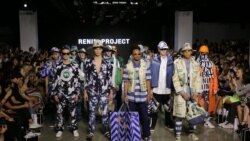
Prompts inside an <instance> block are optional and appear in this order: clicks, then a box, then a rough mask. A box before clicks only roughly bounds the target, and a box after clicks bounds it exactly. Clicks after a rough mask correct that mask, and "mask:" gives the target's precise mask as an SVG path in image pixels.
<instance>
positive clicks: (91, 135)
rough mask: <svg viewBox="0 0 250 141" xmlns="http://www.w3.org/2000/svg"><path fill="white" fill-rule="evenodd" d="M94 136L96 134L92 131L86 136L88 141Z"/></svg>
mask: <svg viewBox="0 0 250 141" xmlns="http://www.w3.org/2000/svg"><path fill="white" fill-rule="evenodd" d="M93 137H94V134H93V133H92V132H90V133H89V134H88V135H87V137H86V140H87V141H92V138H93Z"/></svg>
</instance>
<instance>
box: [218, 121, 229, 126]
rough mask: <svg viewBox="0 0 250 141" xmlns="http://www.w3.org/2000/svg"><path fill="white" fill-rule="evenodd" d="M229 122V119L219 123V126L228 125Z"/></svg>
mask: <svg viewBox="0 0 250 141" xmlns="http://www.w3.org/2000/svg"><path fill="white" fill-rule="evenodd" d="M227 123H228V121H224V122H222V123H220V124H218V126H219V127H222V126H224V125H226V124H227Z"/></svg>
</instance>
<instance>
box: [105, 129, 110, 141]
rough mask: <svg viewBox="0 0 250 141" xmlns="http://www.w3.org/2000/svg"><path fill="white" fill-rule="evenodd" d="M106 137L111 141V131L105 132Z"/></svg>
mask: <svg viewBox="0 0 250 141" xmlns="http://www.w3.org/2000/svg"><path fill="white" fill-rule="evenodd" d="M104 136H105V137H107V138H108V139H109V140H110V133H109V131H107V132H105V133H104Z"/></svg>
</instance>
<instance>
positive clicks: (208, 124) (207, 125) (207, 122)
mask: <svg viewBox="0 0 250 141" xmlns="http://www.w3.org/2000/svg"><path fill="white" fill-rule="evenodd" d="M204 126H205V127H208V128H215V127H214V125H213V124H212V123H211V122H210V121H206V122H205V123H204Z"/></svg>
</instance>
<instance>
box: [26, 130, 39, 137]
mask: <svg viewBox="0 0 250 141" xmlns="http://www.w3.org/2000/svg"><path fill="white" fill-rule="evenodd" d="M35 136H37V135H36V134H34V133H33V132H31V131H30V132H29V133H27V134H26V135H25V136H24V138H25V139H29V138H32V137H35Z"/></svg>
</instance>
